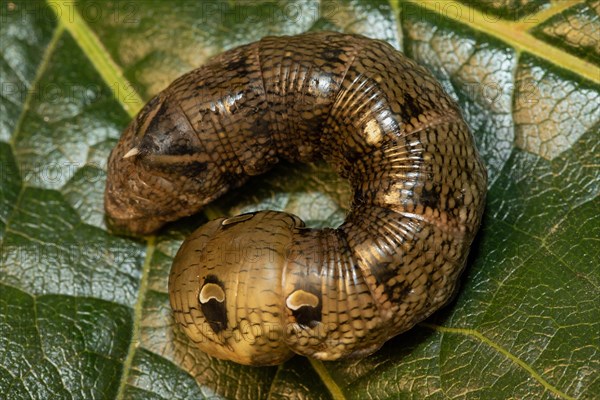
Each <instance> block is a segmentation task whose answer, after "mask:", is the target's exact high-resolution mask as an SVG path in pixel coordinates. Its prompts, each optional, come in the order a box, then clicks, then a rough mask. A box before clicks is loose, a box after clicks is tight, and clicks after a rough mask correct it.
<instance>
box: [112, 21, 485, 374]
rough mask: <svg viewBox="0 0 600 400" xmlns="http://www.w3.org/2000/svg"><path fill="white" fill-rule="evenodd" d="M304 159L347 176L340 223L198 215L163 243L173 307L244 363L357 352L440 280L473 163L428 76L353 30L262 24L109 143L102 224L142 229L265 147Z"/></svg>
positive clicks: (460, 227)
mask: <svg viewBox="0 0 600 400" xmlns="http://www.w3.org/2000/svg"><path fill="white" fill-rule="evenodd" d="M315 157H321V158H322V159H324V160H325V161H326V162H328V163H329V164H330V165H331V166H332V167H333V168H334V169H335V170H336V171H337V172H338V173H339V174H340V176H342V177H343V178H346V179H348V181H349V182H350V185H351V186H352V189H353V197H352V202H351V205H350V209H349V211H348V213H347V216H346V219H345V221H344V222H343V223H342V225H340V226H339V227H337V228H335V229H334V228H327V229H311V228H307V227H306V226H305V225H304V223H303V222H302V220H301V219H300V218H298V217H297V216H294V215H291V214H288V213H284V212H275V211H257V212H253V213H248V214H243V215H239V216H235V217H231V218H220V219H216V220H213V221H211V222H209V223H207V224H206V225H204V226H202V227H200V228H199V229H198V230H196V231H195V232H193V233H192V234H191V235H190V236H189V237H188V238H187V239H186V240H185V241H184V243H183V244H182V246H181V248H180V249H179V251H178V253H177V255H176V257H175V259H174V261H173V266H172V269H171V272H170V276H169V298H170V303H171V307H172V311H173V315H174V318H175V320H176V321H177V323H178V325H179V326H180V327H181V329H183V331H184V332H185V334H186V335H187V336H188V337H189V339H191V341H193V342H194V343H195V344H197V346H198V347H199V348H200V349H201V350H202V351H204V352H206V353H208V354H209V355H212V356H214V357H218V358H222V359H229V360H232V361H235V362H237V363H241V364H249V365H276V364H279V363H282V362H284V361H285V360H287V359H289V358H290V357H291V356H293V355H294V354H301V355H304V356H308V357H314V358H316V359H320V360H336V359H340V358H349V357H363V356H366V355H368V354H371V353H373V352H374V351H376V350H377V349H379V348H380V347H381V346H382V344H383V343H384V342H385V341H387V340H388V339H390V338H392V337H394V336H396V335H398V334H399V333H401V332H404V331H406V330H408V329H410V328H411V327H412V326H414V325H415V324H416V323H418V322H420V321H422V320H423V319H425V318H427V317H428V316H429V315H431V314H432V313H433V312H434V311H436V310H438V309H439V308H440V307H442V306H443V305H445V304H446V303H447V302H448V301H449V300H450V299H451V297H452V296H453V294H454V293H455V291H456V287H457V281H458V278H459V276H460V274H461V272H462V270H463V269H464V266H465V263H466V258H467V255H468V253H469V249H470V246H471V243H472V241H473V238H474V236H475V234H476V232H477V230H478V229H479V225H480V222H481V218H482V213H483V208H484V203H485V196H486V186H487V173H486V170H485V167H484V165H483V163H482V161H481V159H480V156H479V154H478V151H477V149H476V147H475V144H474V139H473V136H472V134H471V133H470V131H469V129H468V126H467V124H466V123H465V121H464V120H463V118H462V116H461V113H460V111H459V108H458V106H457V105H456V104H455V102H454V101H453V100H452V99H451V98H450V96H449V95H447V94H446V93H445V92H444V90H443V89H442V87H441V85H440V84H439V83H438V82H437V81H436V80H435V79H434V78H433V77H432V76H431V75H430V74H429V73H428V72H427V71H426V70H425V69H424V68H423V67H421V66H419V65H417V64H416V63H415V62H414V61H412V60H410V59H408V58H407V57H406V56H404V55H403V54H402V53H400V52H398V51H396V50H395V49H394V48H393V47H392V46H390V45H389V44H387V43H385V42H383V41H379V40H373V39H369V38H366V37H363V36H360V35H350V34H340V33H333V32H318V33H305V34H301V35H297V36H289V37H265V38H263V39H262V40H260V41H258V42H254V43H251V44H247V45H243V46H240V47H237V48H234V49H232V50H229V51H226V52H224V53H222V54H221V55H218V56H216V57H215V58H213V59H211V60H209V62H208V63H207V64H205V65H204V66H202V67H200V68H198V69H195V70H193V71H191V72H188V73H186V74H184V75H183V76H181V77H179V78H178V79H176V80H175V81H174V82H172V84H171V85H170V86H169V87H167V88H166V89H165V90H163V91H162V92H160V93H159V94H157V95H156V96H155V97H154V98H152V99H151V100H150V101H149V102H148V103H147V104H146V105H145V106H144V108H143V109H142V110H141V111H140V113H139V114H138V115H137V117H136V118H134V119H133V121H132V122H131V123H130V125H129V126H128V127H127V128H126V130H125V131H124V133H123V135H122V136H121V139H120V141H119V142H118V144H117V146H116V147H115V148H114V149H113V151H112V152H111V155H110V157H109V162H108V176H107V184H106V191H105V209H106V214H107V216H108V221H109V223H110V225H111V226H112V227H113V228H115V229H124V230H127V231H130V232H134V233H137V234H147V233H150V232H153V231H155V230H157V229H159V228H160V227H161V226H162V225H164V224H165V223H166V222H169V221H173V220H176V219H178V218H180V217H183V216H188V215H191V214H194V213H196V212H198V211H199V210H200V209H201V208H202V207H203V206H204V205H206V204H207V203H209V202H211V201H213V200H214V199H216V198H217V197H219V196H221V195H222V194H224V193H225V192H226V191H228V190H229V189H231V188H234V187H238V186H240V185H241V184H243V183H244V182H245V181H246V180H247V179H248V178H249V177H251V176H254V175H258V174H261V173H263V172H265V171H267V170H268V169H270V168H271V167H272V166H274V165H275V164H276V163H277V162H278V160H280V159H285V160H290V161H293V162H304V161H307V160H311V159H314V158H315Z"/></svg>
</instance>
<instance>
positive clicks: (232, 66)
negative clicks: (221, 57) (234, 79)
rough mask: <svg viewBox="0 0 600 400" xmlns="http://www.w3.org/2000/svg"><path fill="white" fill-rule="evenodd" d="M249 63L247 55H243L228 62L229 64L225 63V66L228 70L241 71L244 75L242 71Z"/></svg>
mask: <svg viewBox="0 0 600 400" xmlns="http://www.w3.org/2000/svg"><path fill="white" fill-rule="evenodd" d="M247 64H248V63H247V60H246V57H245V56H243V57H240V58H236V59H234V60H231V61H230V62H228V63H227V64H224V65H223V66H224V67H225V69H226V70H227V71H233V72H240V75H243V73H241V71H245V70H246V66H247Z"/></svg>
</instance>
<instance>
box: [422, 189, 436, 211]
mask: <svg viewBox="0 0 600 400" xmlns="http://www.w3.org/2000/svg"><path fill="white" fill-rule="evenodd" d="M437 188H438V187H437V186H434V187H433V188H432V189H431V190H427V189H425V188H423V191H422V192H421V197H420V198H419V202H420V203H421V204H422V205H423V206H424V207H431V208H434V209H435V208H437V207H438V203H439V201H440V194H439V193H438V192H437V190H436V189H437Z"/></svg>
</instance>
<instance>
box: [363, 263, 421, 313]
mask: <svg viewBox="0 0 600 400" xmlns="http://www.w3.org/2000/svg"><path fill="white" fill-rule="evenodd" d="M371 274H373V276H374V277H375V279H376V280H377V284H378V285H383V291H384V293H385V294H386V295H387V296H388V299H389V300H390V301H391V302H392V303H396V304H398V303H401V302H402V301H403V300H404V298H405V297H406V295H408V293H410V290H411V287H410V286H409V285H408V283H407V282H406V281H397V282H396V283H394V284H390V283H389V282H390V280H392V279H393V278H396V277H397V276H398V273H397V271H396V270H395V269H392V268H390V264H389V263H379V264H376V265H375V266H374V267H371Z"/></svg>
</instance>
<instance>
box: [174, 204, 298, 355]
mask: <svg viewBox="0 0 600 400" xmlns="http://www.w3.org/2000/svg"><path fill="white" fill-rule="evenodd" d="M303 226H304V223H303V222H302V221H301V220H300V219H299V218H298V217H295V216H293V215H290V214H287V213H280V212H274V211H264V212H258V213H250V214H242V215H239V216H236V217H233V218H228V219H225V218H221V219H217V220H214V221H211V222H209V223H207V224H206V225H204V226H203V227H201V228H200V229H198V230H196V231H195V232H194V233H193V234H192V235H191V236H189V237H188V238H187V239H186V240H185V242H184V243H183V245H182V246H181V248H180V249H179V252H178V253H177V256H176V257H175V260H174V261H173V267H172V269H171V274H170V277H169V297H170V301H171V307H172V309H173V313H174V316H175V320H176V321H177V322H178V324H179V325H180V326H181V328H182V329H183V331H184V332H185V334H186V335H187V336H188V337H189V338H190V339H191V340H192V341H193V342H195V344H196V345H197V346H198V347H199V348H200V349H201V350H202V351H204V352H205V353H208V354H210V355H212V356H214V357H217V358H222V359H229V360H233V361H235V362H238V363H241V364H247V365H276V364H280V363H282V362H284V361H285V360H287V359H288V358H290V357H291V356H292V355H293V354H294V353H293V352H292V351H291V350H290V349H289V347H288V345H286V341H285V335H286V332H285V326H286V325H285V320H286V316H285V313H283V312H282V310H283V307H284V304H283V303H284V300H282V296H281V292H282V287H281V286H282V274H283V273H284V268H282V267H283V266H284V265H285V262H286V259H285V257H286V249H287V248H288V246H289V244H290V241H291V237H292V234H293V231H294V230H295V229H296V228H299V227H303Z"/></svg>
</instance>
